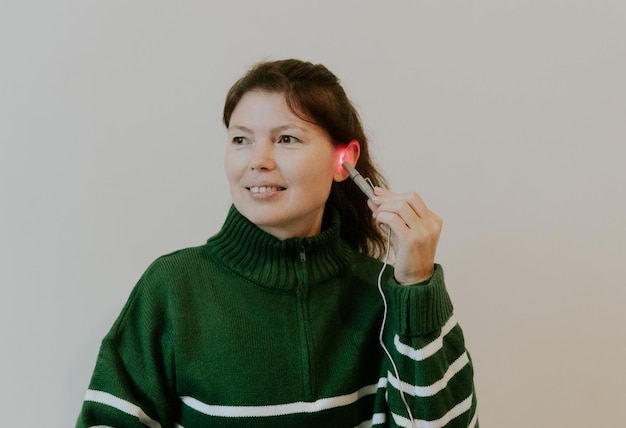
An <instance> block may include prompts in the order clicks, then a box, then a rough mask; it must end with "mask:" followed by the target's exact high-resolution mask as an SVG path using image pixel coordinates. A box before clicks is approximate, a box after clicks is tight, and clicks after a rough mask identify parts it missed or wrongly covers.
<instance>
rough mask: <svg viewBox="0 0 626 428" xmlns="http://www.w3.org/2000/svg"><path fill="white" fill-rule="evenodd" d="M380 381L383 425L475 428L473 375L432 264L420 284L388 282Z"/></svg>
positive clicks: (438, 269) (438, 270)
mask: <svg viewBox="0 0 626 428" xmlns="http://www.w3.org/2000/svg"><path fill="white" fill-rule="evenodd" d="M386 295H387V299H388V304H389V309H388V311H389V316H388V320H387V323H386V326H385V334H384V344H385V347H386V348H387V350H388V351H389V356H390V357H391V359H389V358H388V359H387V360H386V364H385V365H384V368H383V372H382V373H381V382H379V384H382V385H383V386H384V387H385V388H386V400H387V405H388V412H387V415H386V417H385V418H384V419H387V418H388V419H390V420H387V421H386V423H388V425H389V426H398V427H408V428H411V427H413V426H415V427H424V428H443V427H447V428H457V427H459V428H460V427H463V428H467V427H472V428H474V427H478V419H477V409H476V395H475V391H474V382H473V377H474V371H473V366H472V361H471V358H470V355H469V353H468V352H467V349H466V348H465V341H464V337H463V331H462V330H461V327H460V326H459V324H458V322H457V321H456V319H455V317H454V315H453V311H452V304H451V303H450V298H449V296H448V294H447V291H446V289H445V284H444V280H443V271H442V269H441V267H440V266H437V267H436V269H435V273H434V275H433V277H432V278H431V279H430V281H429V282H428V283H426V284H420V285H413V286H400V285H397V284H395V283H394V284H391V285H390V286H389V287H388V289H387V292H386Z"/></svg>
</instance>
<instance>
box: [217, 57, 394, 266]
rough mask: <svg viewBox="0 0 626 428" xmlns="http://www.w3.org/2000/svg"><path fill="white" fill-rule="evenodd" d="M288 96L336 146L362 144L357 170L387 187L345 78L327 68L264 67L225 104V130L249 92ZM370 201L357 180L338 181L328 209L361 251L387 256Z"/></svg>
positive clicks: (296, 63) (286, 63)
mask: <svg viewBox="0 0 626 428" xmlns="http://www.w3.org/2000/svg"><path fill="white" fill-rule="evenodd" d="M253 90H261V91H267V92H277V93H281V94H284V96H285V100H286V102H287V105H288V106H289V108H291V110H292V111H293V112H294V114H296V115H298V116H299V117H300V118H301V119H303V120H306V121H309V122H312V123H315V124H316V125H318V126H320V127H322V128H324V129H325V130H326V132H327V133H328V135H330V137H331V140H332V142H333V144H334V145H335V146H339V145H346V144H348V143H349V142H350V141H351V140H357V141H358V142H359V144H360V146H361V154H360V157H359V159H358V161H357V164H356V168H357V169H358V170H359V172H360V173H361V174H362V175H363V177H369V178H370V179H371V180H372V181H373V182H374V183H375V184H376V185H378V186H385V180H384V178H383V176H382V175H381V174H380V173H379V172H378V170H377V168H376V167H375V165H374V163H373V161H372V159H371V157H370V153H369V150H368V144H367V137H366V136H365V132H364V130H363V126H362V125H361V119H360V118H359V114H358V113H357V111H356V109H355V108H354V106H353V105H352V102H351V101H350V100H349V99H348V96H347V95H346V93H345V91H344V89H343V87H342V86H341V84H340V82H339V79H338V78H337V77H336V76H335V75H334V74H333V73H332V72H330V71H329V70H328V69H327V68H326V67H325V66H323V65H321V64H312V63H310V62H304V61H300V60H296V59H286V60H280V61H268V62H261V63H258V64H256V65H255V66H253V67H252V68H251V69H250V70H249V71H248V72H247V73H246V74H245V75H244V76H243V77H242V78H241V79H239V80H238V81H237V82H235V84H234V85H233V86H232V87H231V88H230V90H229V91H228V94H227V95H226V102H225V104H224V116H223V120H224V125H225V126H226V127H227V128H228V125H229V123H230V117H231V115H232V113H233V111H234V110H235V107H236V106H237V104H238V103H239V101H240V100H241V98H242V97H243V96H244V95H245V94H246V93H247V92H249V91H253ZM366 201H367V197H366V196H365V195H364V194H363V193H362V192H361V191H360V190H359V189H358V188H357V187H356V185H355V184H354V183H353V182H352V180H344V181H342V182H333V184H332V188H331V191H330V196H329V197H328V201H327V202H326V206H327V207H333V208H334V209H336V210H337V211H338V212H339V215H340V217H341V237H342V238H343V239H344V240H345V241H346V242H347V243H348V244H349V245H350V246H351V247H352V248H354V249H355V250H357V251H359V252H362V253H365V254H369V255H371V256H374V257H380V256H382V255H383V251H384V248H385V238H384V236H383V235H382V233H381V231H380V229H379V227H378V226H377V225H376V223H375V222H374V219H373V218H372V215H371V212H370V210H369V208H368V207H367V204H366Z"/></svg>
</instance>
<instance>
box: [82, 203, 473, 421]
mask: <svg viewBox="0 0 626 428" xmlns="http://www.w3.org/2000/svg"><path fill="white" fill-rule="evenodd" d="M330 217H331V218H330V220H329V221H328V223H329V224H328V225H327V227H325V229H324V231H323V232H322V233H321V234H319V235H317V236H314V237H311V238H306V239H299V238H294V239H288V240H285V241H280V240H278V239H276V238H274V237H273V236H271V235H269V234H266V233H265V232H263V231H261V230H260V229H258V228H257V227H256V226H255V225H254V224H252V223H250V222H249V221H248V220H247V219H246V218H245V217H243V216H242V215H241V214H240V213H239V212H237V210H236V209H234V208H231V210H230V212H229V214H228V216H227V218H226V221H225V223H224V226H223V227H222V229H221V231H220V232H219V233H217V234H216V235H215V236H213V237H212V238H210V239H209V240H208V241H207V243H206V244H205V245H203V246H200V247H196V248H188V249H184V250H180V251H177V252H174V253H172V254H169V255H166V256H163V257H161V258H159V259H157V260H156V261H155V262H154V263H153V264H152V265H151V266H150V267H149V268H148V269H147V271H146V272H145V273H144V275H143V276H142V277H141V279H140V280H139V282H138V284H137V285H136V286H135V288H134V290H133V291H132V294H131V295H130V297H129V299H128V302H127V303H126V305H125V307H124V309H123V311H122V313H121V314H120V316H119V317H118V319H117V320H116V322H115V324H114V325H113V327H112V329H111V331H110V332H109V333H108V334H107V336H106V337H105V338H104V340H103V341H102V345H101V348H100V353H99V355H98V359H97V363H96V367H95V370H94V373H93V376H92V379H91V383H90V386H89V390H88V391H87V395H86V397H85V401H84V404H83V408H82V411H81V413H80V416H79V419H78V422H77V425H76V426H77V427H91V426H111V427H135V426H137V427H143V426H149V427H186V428H192V427H241V426H250V427H257V428H262V427H272V428H276V427H350V428H352V427H367V426H375V427H376V426H405V427H410V426H411V425H410V420H409V417H408V413H407V410H406V408H405V405H404V404H403V400H402V397H401V396H400V393H399V388H400V385H402V390H403V391H404V396H405V399H406V401H407V402H408V404H409V406H410V408H411V412H412V414H413V418H414V419H415V421H416V426H418V427H444V426H445V427H464V428H465V427H468V426H472V427H474V426H478V423H477V417H476V399H475V395H474V387H473V369H472V364H471V360H470V358H469V356H468V354H467V351H466V350H465V345H464V340H463V333H462V331H461V328H460V327H459V325H458V324H457V322H456V321H455V320H454V317H453V315H452V304H451V302H450V299H449V297H448V294H447V292H446V289H445V285H444V280H443V272H442V269H441V267H440V266H437V267H436V269H435V273H434V275H433V277H432V278H431V279H430V280H429V281H428V282H427V283H422V284H416V285H410V286H401V285H399V284H397V283H396V282H395V280H394V278H393V271H392V268H391V267H389V268H387V269H386V270H385V272H384V274H383V279H382V287H383V289H384V293H385V295H386V300H387V302H388V305H389V308H388V317H387V320H386V323H385V327H384V342H385V344H386V347H387V348H388V349H389V351H390V352H391V355H392V357H393V360H394V361H395V364H396V365H397V369H398V373H399V375H400V379H401V381H400V382H399V381H398V379H397V378H396V375H395V371H394V369H393V366H392V365H391V363H390V362H389V359H388V358H387V356H386V355H385V354H384V352H383V350H382V347H381V346H380V344H379V341H378V336H379V331H380V328H381V322H382V319H383V310H384V309H383V301H382V299H381V296H380V294H379V292H378V288H377V277H378V274H379V271H380V269H381V267H382V264H381V262H379V261H377V260H375V259H372V258H370V257H366V256H364V255H361V254H358V253H356V252H354V251H353V250H352V249H351V248H350V247H349V246H348V245H347V244H346V243H345V242H344V241H343V240H341V239H340V237H339V228H340V224H339V219H338V216H330Z"/></svg>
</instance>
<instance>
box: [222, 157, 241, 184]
mask: <svg viewBox="0 0 626 428" xmlns="http://www.w3.org/2000/svg"><path fill="white" fill-rule="evenodd" d="M241 158H242V157H241V156H236V155H235V154H234V153H232V152H230V151H227V152H226V155H225V156H224V172H225V173H226V177H227V178H228V181H233V180H235V179H237V177H239V176H240V175H241V173H242V169H245V166H244V161H243V159H241Z"/></svg>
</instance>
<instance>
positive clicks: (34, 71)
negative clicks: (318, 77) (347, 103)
mask: <svg viewBox="0 0 626 428" xmlns="http://www.w3.org/2000/svg"><path fill="white" fill-rule="evenodd" d="M625 23H626V2H623V1H622V0H616V1H605V0H593V1H592V0H589V1H580V0H578V1H576V0H567V1H566V0H563V1H557V0H541V1H539V0H538V1H521V0H520V1H506V0H484V1H469V0H463V1H434V0H433V1H418V0H412V1H408V0H407V1H388V2H382V1H356V0H353V1H329V0H322V1H320V0H317V1H310V2H301V1H292V0H272V1H269V0H267V1H253V0H249V1H242V0H239V1H237V0H235V1H223V2H217V1H216V2H211V1H176V2H174V1H171V2H164V1H117V0H107V1H88V0H82V1H69V0H59V1H54V2H52V1H49V2H46V1H39V2H30V1H24V2H17V1H14V2H9V1H6V2H3V3H2V5H1V6H0V58H1V59H0V61H1V66H0V75H1V78H0V143H1V151H0V216H1V222H0V263H1V267H0V284H1V298H0V333H1V336H0V338H1V343H2V345H1V346H2V351H1V353H0V362H1V364H0V379H1V380H2V381H1V382H0V394H1V397H0V398H1V399H0V406H1V408H2V410H1V411H0V426H3V427H4V426H15V427H18V426H20V427H33V426H47V427H64V428H65V427H69V426H72V425H73V424H74V421H75V419H76V416H77V414H78V411H79V408H80V406H81V401H82V399H83V396H84V393H85V390H86V388H87V385H88V382H89V378H90V375H91V372H92V370H93V366H94V363H95V358H96V354H97V351H98V347H99V342H100V340H101V339H102V337H103V336H104V334H105V333H106V332H107V330H108V329H109V327H110V326H111V324H112V323H113V321H114V319H115V318H116V317H117V315H118V314H119V312H120V310H121V308H122V305H123V304H124V302H125V301H126V298H127V297H128V294H129V293H130V291H131V289H132V287H133V285H134V284H135V282H136V281H137V279H138V278H139V276H140V275H141V273H142V272H143V271H144V269H145V268H146V267H147V265H148V264H149V263H150V262H151V261H152V260H153V259H155V258H156V257H158V256H160V255H162V254H165V253H167V252H170V251H173V250H176V249H178V248H182V247H187V246H194V245H200V244H202V243H204V242H205V240H206V239H207V238H208V237H209V236H211V235H212V234H213V233H215V232H216V231H217V230H218V229H219V228H220V226H221V224H222V221H223V219H224V216H225V214H226V211H227V209H228V206H229V204H230V197H229V192H228V189H227V184H226V181H225V179H224V177H223V166H222V160H223V151H224V147H225V144H226V137H225V131H224V129H223V127H222V125H221V123H220V115H221V108H222V103H223V100H224V96H225V94H226V91H227V90H228V88H229V87H230V85H231V84H232V83H233V82H234V80H236V78H238V77H239V76H241V75H242V74H243V73H244V72H245V71H246V69H247V68H248V67H249V66H250V65H252V64H253V63H255V62H257V61H259V60H262V59H279V58H285V57H297V58H302V59H306V60H310V61H313V62H321V63H324V64H325V65H327V66H328V67H329V68H330V69H331V70H333V71H334V72H335V73H336V74H337V75H338V76H339V77H340V78H341V79H342V81H343V83H344V86H345V88H346V90H347V91H348V93H349V94H350V96H351V98H352V99H353V101H354V103H355V104H356V106H357V108H358V109H359V111H360V112H361V115H362V118H363V121H364V123H365V127H366V129H367V131H368V134H369V136H370V138H371V140H372V143H373V152H374V155H375V157H376V160H377V161H378V163H379V164H380V166H381V168H382V169H383V170H384V171H385V173H386V175H387V176H388V178H389V181H390V183H391V187H392V188H393V189H394V190H398V191H409V190H415V191H418V192H419V193H420V194H421V195H422V196H423V197H424V199H425V200H426V201H427V203H428V204H429V205H430V207H431V208H432V209H433V210H434V211H436V212H437V213H438V214H440V215H441V216H442V217H443V218H444V221H445V225H444V231H443V235H442V238H441V241H440V246H439V252H438V261H439V262H441V263H442V264H443V265H444V268H445V269H446V279H447V284H448V288H449V290H450V293H451V295H452V298H453V301H454V302H455V305H456V313H457V318H458V319H459V320H460V322H461V324H462V326H463V327H464V330H465V333H466V339H467V342H468V346H469V349H470V351H471V353H472V356H473V358H474V361H475V367H476V386H477V389H478V399H479V406H480V417H481V426H484V427H508V428H515V427H529V426H532V427H616V426H621V425H622V424H623V421H624V416H623V407H624V403H625V402H626V388H625V386H624V384H625V382H626V368H625V367H624V363H625V362H626V322H625V321H626V320H625V316H624V311H625V309H626V291H625V288H626V287H625V277H626V263H625V260H624V259H625V256H626V244H625V242H626V209H625V208H626V201H625V196H624V195H625V190H624V189H625V188H626V173H625V172H624V167H623V164H624V161H625V159H626V149H625V146H626V144H625V143H626V120H625V119H626V101H625V100H626V79H625V76H626V26H625Z"/></svg>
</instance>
